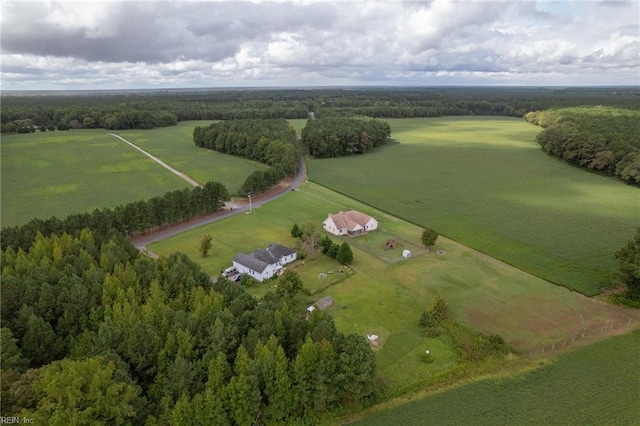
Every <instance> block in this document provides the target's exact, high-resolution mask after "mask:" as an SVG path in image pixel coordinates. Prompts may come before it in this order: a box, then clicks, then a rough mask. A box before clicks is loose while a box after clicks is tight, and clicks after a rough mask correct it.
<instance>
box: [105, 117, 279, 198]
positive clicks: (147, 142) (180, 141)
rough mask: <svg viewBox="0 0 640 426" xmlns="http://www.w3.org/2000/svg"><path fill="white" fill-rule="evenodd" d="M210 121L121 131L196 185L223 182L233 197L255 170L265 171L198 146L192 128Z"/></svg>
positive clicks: (241, 160) (182, 122)
mask: <svg viewBox="0 0 640 426" xmlns="http://www.w3.org/2000/svg"><path fill="white" fill-rule="evenodd" d="M212 122H213V121H181V122H179V123H178V124H177V125H176V126H171V127H161V128H157V129H151V130H121V131H119V132H118V134H120V135H121V136H122V137H124V138H125V139H127V140H129V141H131V142H133V143H135V144H136V145H138V146H140V147H141V148H143V149H144V150H146V151H148V152H150V153H152V154H153V155H155V156H156V157H158V158H160V159H161V160H162V161H164V162H165V163H167V164H169V165H170V166H171V167H173V168H175V169H177V170H180V171H182V172H185V173H187V174H188V175H189V176H190V177H191V178H193V179H195V180H196V181H197V182H199V183H201V184H204V183H206V182H208V181H217V182H222V183H223V184H224V185H225V186H226V187H227V188H228V189H229V192H231V193H232V194H234V193H237V192H238V190H239V189H240V186H241V185H242V183H243V182H244V180H245V179H246V178H247V176H249V175H250V174H251V173H252V172H254V171H255V170H258V169H260V170H262V169H266V166H265V165H263V164H260V163H258V162H256V161H250V160H247V159H244V158H240V157H235V156H233V155H227V154H222V153H219V152H216V151H211V150H207V149H203V148H199V147H197V146H196V145H195V144H194V143H193V129H194V128H195V127H196V126H200V127H204V126H208V125H209V124H211V123H212Z"/></svg>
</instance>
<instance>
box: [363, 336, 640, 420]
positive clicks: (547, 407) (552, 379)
mask: <svg viewBox="0 0 640 426" xmlns="http://www.w3.org/2000/svg"><path fill="white" fill-rule="evenodd" d="M639 352H640V331H639V330H636V331H635V332H633V333H629V334H627V335H624V336H619V337H616V338H613V339H609V340H607V341H604V342H599V343H597V344H594V345H590V346H588V347H586V348H581V349H579V350H576V351H574V352H571V353H567V354H564V355H562V356H560V357H559V358H557V359H556V360H555V361H554V362H552V363H551V364H549V365H545V366H543V367H540V368H538V369H536V370H534V371H531V372H529V373H526V374H523V375H517V376H515V377H509V378H504V379H491V380H484V381H481V382H477V383H473V384H471V385H467V386H461V387H458V388H456V389H453V390H450V391H447V392H442V393H439V394H436V395H433V396H430V397H427V398H424V399H421V400H417V401H413V402H411V403H408V404H405V405H402V406H399V407H397V408H394V409H389V410H384V411H381V412H378V413H376V414H374V415H371V416H370V417H367V418H366V419H364V420H362V421H361V422H358V423H357V424H358V425H363V426H364V425H367V426H368V425H371V426H376V425H389V424H401V425H407V426H410V425H416V426H417V425H424V424H435V425H456V426H457V425H507V424H509V425H514V424H517V425H549V424H555V425H587V424H588V425H637V424H638V419H640V403H638V383H640V369H638V357H637V354H638V353H639Z"/></svg>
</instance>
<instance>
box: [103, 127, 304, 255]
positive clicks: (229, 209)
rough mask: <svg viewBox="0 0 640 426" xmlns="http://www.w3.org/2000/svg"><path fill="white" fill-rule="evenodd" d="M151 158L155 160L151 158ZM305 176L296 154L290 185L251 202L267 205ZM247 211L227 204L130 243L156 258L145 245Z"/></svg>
mask: <svg viewBox="0 0 640 426" xmlns="http://www.w3.org/2000/svg"><path fill="white" fill-rule="evenodd" d="M114 136H117V135H114ZM117 137H119V136H117ZM121 139H122V138H121ZM123 140H124V139H123ZM125 142H126V140H125ZM136 148H137V147H136ZM149 155H150V154H149ZM151 157H152V158H155V157H153V156H151ZM305 176H306V170H305V164H304V159H303V157H302V154H298V170H296V175H295V177H294V178H293V180H292V181H291V183H290V184H289V185H287V186H286V187H284V188H283V189H281V190H279V191H278V192H275V193H272V194H269V195H266V196H264V198H262V197H261V196H260V195H258V196H257V197H254V198H253V200H254V201H259V202H260V204H261V205H262V204H265V203H268V202H269V201H273V200H275V199H277V198H280V197H282V196H283V195H284V194H286V193H287V192H290V191H293V190H294V189H296V188H297V187H298V186H300V184H301V183H302V181H303V180H304V179H305ZM248 211H249V205H248V204H234V203H227V204H225V206H224V208H223V210H220V211H217V212H215V213H212V214H210V215H207V216H202V217H199V218H196V219H193V220H191V221H189V222H185V223H180V224H177V225H172V226H170V227H169V228H167V229H165V230H162V231H158V232H154V233H151V234H148V235H141V236H139V237H136V238H133V239H132V242H133V244H134V245H135V246H136V248H137V249H138V250H140V251H142V252H143V253H145V254H147V255H148V256H150V257H153V258H157V257H158V255H156V254H155V253H153V252H150V251H148V250H147V248H146V246H147V244H150V243H153V242H156V241H161V240H164V239H165V238H169V237H172V236H174V235H177V234H180V233H182V232H185V231H188V230H191V229H194V228H198V227H200V226H203V225H206V224H208V223H213V222H216V221H218V220H222V219H226V218H228V217H231V216H233V215H236V214H240V213H244V212H248Z"/></svg>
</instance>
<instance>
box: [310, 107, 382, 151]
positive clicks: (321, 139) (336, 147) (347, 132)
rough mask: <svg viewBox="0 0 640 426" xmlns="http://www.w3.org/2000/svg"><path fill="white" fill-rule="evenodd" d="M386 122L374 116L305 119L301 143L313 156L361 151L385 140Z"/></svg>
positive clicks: (367, 149)
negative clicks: (365, 117)
mask: <svg viewBox="0 0 640 426" xmlns="http://www.w3.org/2000/svg"><path fill="white" fill-rule="evenodd" d="M390 135H391V128H390V127H389V124H388V123H386V122H384V121H381V120H376V119H361V118H346V117H329V118H321V119H317V120H308V121H307V124H306V126H305V127H304V128H303V129H302V143H303V145H304V146H305V148H306V150H307V152H308V153H309V155H311V156H312V157H316V158H331V157H343V156H348V155H354V154H364V153H365V152H368V151H371V150H372V149H373V148H376V147H378V146H381V145H384V144H385V143H387V138H388V137H389V136H390Z"/></svg>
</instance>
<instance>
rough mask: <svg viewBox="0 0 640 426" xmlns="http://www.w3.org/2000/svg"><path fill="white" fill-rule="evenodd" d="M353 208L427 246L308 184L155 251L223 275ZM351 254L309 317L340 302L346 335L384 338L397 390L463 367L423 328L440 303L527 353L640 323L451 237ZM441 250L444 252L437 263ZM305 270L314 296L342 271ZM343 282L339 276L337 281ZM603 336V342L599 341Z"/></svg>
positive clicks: (337, 311) (385, 363)
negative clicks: (415, 248)
mask: <svg viewBox="0 0 640 426" xmlns="http://www.w3.org/2000/svg"><path fill="white" fill-rule="evenodd" d="M351 208H353V209H357V210H360V211H363V212H364V213H367V214H371V215H372V216H374V217H375V218H376V219H378V221H379V222H380V230H381V231H382V232H384V233H387V234H390V235H396V236H398V238H403V239H405V240H407V241H412V240H416V239H419V238H420V235H421V228H419V227H417V226H415V225H412V224H410V223H408V222H405V221H403V220H401V219H398V218H396V217H393V216H390V215H388V214H386V213H382V212H380V211H377V210H375V209H373V208H371V207H368V206H366V205H363V204H361V203H359V202H357V201H355V200H352V199H349V198H347V197H344V196H342V195H340V194H337V193H335V192H332V191H330V190H328V189H326V188H323V187H321V186H319V185H316V184H314V183H308V184H306V185H303V186H302V187H300V188H299V190H298V191H295V192H290V193H288V194H286V195H285V196H284V197H282V198H280V199H278V200H276V201H273V202H271V203H269V204H266V205H264V206H262V207H259V208H256V209H255V211H254V213H253V214H241V215H238V216H234V217H231V218H228V219H225V220H223V221H220V222H217V223H213V224H210V225H206V226H203V227H201V228H198V229H195V230H192V231H189V232H185V233H183V234H181V235H178V236H175V237H173V238H170V239H167V240H164V241H160V242H158V243H154V244H152V245H150V246H149V247H148V248H149V249H150V250H151V251H153V252H155V253H158V254H162V255H169V254H170V253H172V252H174V251H182V252H184V253H187V254H188V255H189V256H190V257H191V258H192V259H194V260H195V261H196V262H198V263H200V264H201V265H202V266H203V267H204V269H205V271H206V272H208V273H210V274H212V275H217V274H219V272H220V270H221V269H223V268H225V267H227V266H229V265H230V263H231V258H232V257H233V256H234V254H235V253H236V252H237V251H244V252H246V253H250V252H251V251H252V250H253V249H254V248H257V247H266V246H267V245H268V244H269V243H271V242H273V241H276V242H279V243H281V244H284V245H287V246H290V247H293V246H294V245H295V240H294V239H293V238H292V237H291V235H290V230H291V227H292V225H293V224H294V223H298V224H303V223H305V222H306V221H310V220H311V221H315V222H316V223H318V225H319V226H321V225H320V223H321V222H322V220H324V219H325V218H326V216H327V214H328V213H335V212H337V211H339V210H348V209H351ZM204 233H209V234H211V235H212V236H213V247H212V249H211V252H210V253H211V254H210V256H209V257H207V258H202V257H201V256H200V255H199V254H198V241H199V239H200V236H201V235H202V234H204ZM370 235H371V236H373V233H371V234H370ZM334 239H335V240H337V239H336V238H335V237H334ZM346 241H351V242H355V240H349V239H347V240H346ZM358 244H364V242H359V243H358ZM376 245H377V243H376ZM352 250H353V252H354V262H353V265H352V269H353V270H354V271H355V273H354V274H353V275H352V276H350V277H348V278H347V279H345V280H343V281H341V282H339V283H337V284H336V285H333V286H330V287H328V288H327V289H326V290H323V291H321V292H318V293H316V294H314V295H311V296H309V295H307V294H303V295H300V296H299V301H300V309H301V310H303V309H304V308H305V307H306V304H308V303H312V302H314V301H317V300H318V299H320V298H321V297H323V296H325V295H329V296H332V298H333V299H334V301H335V304H334V305H333V306H332V307H331V308H329V310H330V312H331V313H332V314H333V316H334V318H335V321H336V325H337V326H338V328H339V329H341V330H342V331H344V332H356V333H360V334H363V335H364V334H366V333H369V334H377V335H379V336H380V340H381V344H380V346H379V347H378V348H377V357H378V364H379V366H380V372H381V375H382V377H383V378H384V379H385V380H387V382H388V383H389V384H390V386H391V387H392V388H394V389H401V388H403V389H404V388H407V387H410V386H413V385H420V384H424V383H426V382H427V381H428V378H429V375H431V374H435V373H436V372H438V371H446V370H448V369H450V368H452V367H453V366H455V365H457V362H458V360H457V358H456V354H455V353H454V352H453V351H452V348H451V347H450V345H448V344H447V342H444V341H442V340H439V339H438V338H436V339H430V338H427V337H424V336H423V335H422V334H421V333H420V330H419V328H418V319H419V317H420V314H421V313H422V311H423V310H424V309H425V308H427V307H428V305H429V303H430V302H431V301H432V300H433V299H434V298H435V296H437V295H441V296H442V297H444V298H445V299H446V300H447V301H448V302H449V305H450V308H451V310H452V312H453V315H454V317H455V319H456V320H457V321H459V322H461V323H464V324H466V325H469V326H471V327H473V328H475V329H478V330H480V331H484V332H487V333H491V334H493V333H499V334H501V335H502V336H503V337H504V338H505V339H506V340H507V341H508V342H510V343H512V344H514V345H516V346H517V347H518V348H520V349H521V350H522V351H528V350H534V349H538V348H539V347H540V346H541V345H547V344H552V343H555V342H557V341H561V340H562V339H564V338H567V337H570V336H572V335H573V334H574V333H578V332H580V331H581V330H585V329H592V328H593V327H598V326H601V325H603V324H609V323H611V322H612V321H618V322H620V321H626V320H627V319H628V318H629V317H634V318H636V320H637V319H638V318H639V317H640V312H637V311H633V310H628V309H624V308H619V307H615V306H611V305H608V304H604V303H602V302H599V301H596V300H591V299H589V298H587V297H585V296H583V295H581V294H578V293H574V292H570V291H569V290H567V289H566V288H563V287H558V286H555V285H553V284H550V283H548V282H546V281H543V280H541V279H540V278H537V277H534V276H532V275H529V274H526V273H523V272H522V271H520V270H518V269H515V268H513V267H511V266H509V265H507V264H505V263H502V262H499V261H497V260H495V259H492V258H490V257H489V256H487V255H485V254H482V253H479V252H477V251H475V250H473V249H470V248H468V247H465V246H462V245H461V244H459V243H456V242H454V241H452V240H449V239H446V238H440V239H439V240H438V241H437V242H436V246H435V250H434V251H432V252H431V253H429V254H427V255H423V256H419V257H416V258H413V259H409V260H405V261H402V262H398V263H394V264H389V263H386V262H384V261H382V260H380V259H379V258H378V257H376V256H375V255H374V254H372V253H371V250H362V249H360V248H358V247H357V246H356V245H355V244H352ZM437 250H443V251H444V252H445V254H444V255H438V254H436V253H435V251H437ZM298 264H299V262H296V263H294V264H292V265H291V266H290V267H291V268H295V269H294V270H295V271H296V272H299V273H300V275H301V277H302V278H303V280H304V282H305V285H306V286H307V287H308V288H309V289H317V287H318V285H320V284H319V279H318V277H317V274H318V273H319V271H325V272H326V271H327V270H328V269H329V268H331V269H329V270H335V269H336V268H338V267H339V265H338V263H337V262H335V261H333V260H330V259H328V258H326V257H324V255H322V254H318V255H317V257H316V259H315V260H313V259H305V265H304V266H302V267H296V265H298ZM335 276H338V275H337V274H332V275H329V277H335ZM328 279H329V278H328ZM268 286H270V284H269V283H265V284H260V285H256V286H253V287H250V288H249V291H250V292H252V293H254V294H257V295H262V294H264V292H266V291H267V290H268ZM602 337H604V336H601V337H598V336H595V337H592V338H591V340H590V341H591V342H592V341H594V340H595V339H598V338H602ZM587 340H588V339H585V340H584V341H583V342H586V341H587ZM427 349H429V350H432V353H433V356H434V359H435V361H434V363H432V364H425V363H423V362H422V361H421V360H420V355H421V354H422V353H424V351H425V350H427Z"/></svg>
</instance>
